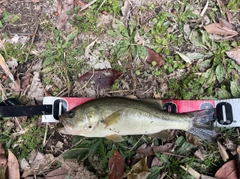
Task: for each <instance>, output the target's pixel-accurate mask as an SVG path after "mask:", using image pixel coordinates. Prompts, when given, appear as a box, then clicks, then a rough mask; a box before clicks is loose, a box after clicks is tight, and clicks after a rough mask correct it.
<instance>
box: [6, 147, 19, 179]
mask: <svg viewBox="0 0 240 179" xmlns="http://www.w3.org/2000/svg"><path fill="white" fill-rule="evenodd" d="M7 166H8V179H20V170H19V163H18V160H17V158H16V156H15V155H14V154H13V153H12V152H11V151H10V150H8V164H7Z"/></svg>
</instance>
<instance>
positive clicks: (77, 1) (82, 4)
mask: <svg viewBox="0 0 240 179" xmlns="http://www.w3.org/2000/svg"><path fill="white" fill-rule="evenodd" d="M74 2H75V4H77V5H79V7H81V8H82V7H84V6H85V5H86V4H85V3H84V2H82V1H81V0H74Z"/></svg>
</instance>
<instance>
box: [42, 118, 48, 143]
mask: <svg viewBox="0 0 240 179" xmlns="http://www.w3.org/2000/svg"><path fill="white" fill-rule="evenodd" d="M47 132H48V122H47V123H46V128H45V133H44V138H43V147H44V146H45V145H46V140H47Z"/></svg>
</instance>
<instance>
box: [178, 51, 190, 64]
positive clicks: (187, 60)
mask: <svg viewBox="0 0 240 179" xmlns="http://www.w3.org/2000/svg"><path fill="white" fill-rule="evenodd" d="M176 53H177V54H178V55H179V56H180V57H181V58H182V59H183V60H184V61H185V62H187V63H191V60H190V58H188V56H186V55H184V54H182V53H180V52H176Z"/></svg>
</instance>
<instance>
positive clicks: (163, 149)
mask: <svg viewBox="0 0 240 179" xmlns="http://www.w3.org/2000/svg"><path fill="white" fill-rule="evenodd" d="M173 145H174V144H173V143H167V144H165V145H160V146H153V147H148V148H145V149H138V150H137V151H136V152H137V153H139V154H144V155H145V156H149V155H154V154H155V153H156V152H159V153H161V152H169V151H170V150H171V149H172V147H173Z"/></svg>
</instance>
